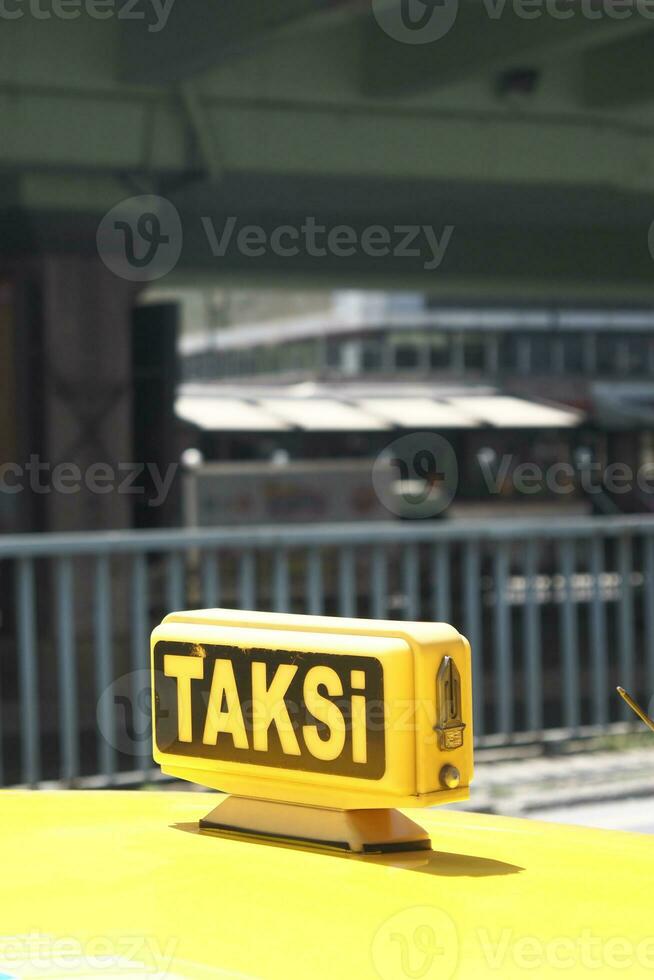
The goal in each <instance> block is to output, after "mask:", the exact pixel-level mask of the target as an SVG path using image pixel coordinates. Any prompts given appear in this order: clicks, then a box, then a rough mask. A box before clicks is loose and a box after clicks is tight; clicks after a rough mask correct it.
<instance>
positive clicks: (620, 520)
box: [0, 516, 654, 559]
mask: <svg viewBox="0 0 654 980" xmlns="http://www.w3.org/2000/svg"><path fill="white" fill-rule="evenodd" d="M624 534H643V535H654V517H632V516H626V517H589V518H578V517H571V518H559V519H556V520H555V519H549V518H548V519H547V520H540V519H539V520H535V519H529V520H526V519H521V520H517V521H514V520H497V519H494V520H492V521H489V520H485V519H484V520H482V519H474V520H473V519H471V520H466V521H439V522H434V523H427V522H423V521H421V522H419V523H418V522H416V523H415V524H412V523H410V522H408V521H402V522H395V521H384V522H372V521H371V522H370V523H366V524H356V523H352V524H321V525H316V524H297V525H253V526H249V527H240V528H205V529H202V528H192V529H188V530H186V529H181V530H178V529H175V530H166V531H131V530H127V531H104V532H83V531H81V532H75V533H73V534H15V535H2V536H0V559H3V558H18V557H49V556H55V557H63V556H66V555H97V554H99V553H104V552H107V553H112V554H119V553H134V552H138V551H143V552H146V553H147V552H163V551H169V552H170V551H177V550H185V549H187V548H196V549H199V550H201V551H205V550H211V549H214V548H240V547H249V548H276V547H279V546H282V545H283V546H285V547H287V548H288V547H293V546H298V547H301V546H303V545H321V544H324V545H331V546H333V545H335V544H372V543H375V544H380V543H384V544H393V543H397V544H403V543H405V542H419V541H473V540H477V541H479V542H483V541H498V540H510V539H514V540H524V539H525V538H527V537H529V536H530V535H533V536H534V537H537V538H539V539H541V540H555V539H561V538H573V537H574V538H588V539H592V538H595V537H598V536H599V537H617V536H619V535H624Z"/></svg>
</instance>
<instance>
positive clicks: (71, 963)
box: [0, 791, 654, 980]
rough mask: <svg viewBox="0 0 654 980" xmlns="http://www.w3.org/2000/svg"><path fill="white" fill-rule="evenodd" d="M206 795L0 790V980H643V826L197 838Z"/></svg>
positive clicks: (433, 827) (514, 825)
mask: <svg viewBox="0 0 654 980" xmlns="http://www.w3.org/2000/svg"><path fill="white" fill-rule="evenodd" d="M216 796H217V794H205V793H202V794H194V793H179V792H165V791H155V792H98V793H95V792H57V793H43V792H41V793H30V792H25V791H6V792H3V793H1V794H0V869H1V870H0V874H1V880H2V887H1V890H0V895H1V897H0V978H3V980H4V978H5V977H11V978H14V977H20V978H27V977H37V976H38V977H44V976H45V977H52V978H55V977H87V976H88V977H91V976H93V977H104V978H105V980H110V978H114V977H120V978H122V980H129V978H131V977H145V976H157V975H158V976H162V977H164V976H165V977H168V978H172V980H174V978H178V977H184V978H201V977H209V976H217V977H227V978H230V977H235V978H247V977H262V978H273V977H274V978H277V977H279V978H284V980H286V978H295V977H297V978H302V980H304V978H322V977H325V978H326V977H330V978H347V980H349V978H355V980H363V978H366V977H371V978H379V977H381V978H382V980H388V978H393V980H397V978H399V980H404V978H432V977H433V978H438V980H449V978H471V980H479V978H480V977H487V976H488V977H495V978H501V980H507V978H511V977H518V976H520V977H524V976H530V977H548V978H551V977H552V976H556V975H558V973H559V970H561V971H563V973H564V975H565V973H566V971H567V975H568V976H570V977H575V978H577V977H579V976H585V975H588V976H589V977H603V976H615V975H616V973H617V974H618V975H619V973H620V971H622V973H623V975H625V976H627V975H628V976H629V978H630V980H631V978H635V977H640V976H642V977H645V976H647V977H651V976H652V970H653V969H654V900H653V890H652V888H653V882H654V848H653V847H652V841H651V838H648V837H645V836H641V835H637V834H627V833H615V832H605V831H597V830H588V829H582V828H576V827H563V826H556V825H553V824H543V823H537V822H535V821H534V822H532V821H526V820H515V819H507V818H498V817H493V816H487V815H477V814H472V813H460V812H451V811H443V810H431V811H425V810H421V811H411V814H410V815H411V817H412V819H414V820H416V821H417V822H418V823H421V824H422V825H423V826H425V827H426V828H427V829H428V830H429V832H430V833H431V836H432V844H433V848H434V850H433V852H432V853H419V852H416V853H415V854H404V855H384V856H369V857H354V856H344V855H339V854H331V853H326V852H317V851H311V850H303V849H300V848H294V847H289V846H284V845H276V844H273V843H253V842H247V841H241V840H234V839H231V840H230V839H226V838H221V837H217V836H212V835H205V834H200V833H198V831H197V821H198V819H199V818H200V817H202V816H203V815H204V814H206V812H207V811H208V810H209V809H211V807H212V805H213V804H215V803H216V802H217V799H216Z"/></svg>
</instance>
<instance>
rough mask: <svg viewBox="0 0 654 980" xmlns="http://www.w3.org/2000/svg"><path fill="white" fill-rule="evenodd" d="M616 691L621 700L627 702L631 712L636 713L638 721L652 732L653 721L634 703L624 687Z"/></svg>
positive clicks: (653, 727)
mask: <svg viewBox="0 0 654 980" xmlns="http://www.w3.org/2000/svg"><path fill="white" fill-rule="evenodd" d="M617 691H618V694H619V695H620V697H621V698H622V700H623V701H626V702H627V704H628V705H629V707H630V708H631V710H632V711H635V712H636V714H637V715H638V717H639V718H640V720H641V721H644V722H645V724H646V725H647V727H648V728H649V729H650V730H651V731H653V732H654V721H652V719H651V718H650V716H649V715H648V714H647V713H646V712H645V711H643V709H642V708H641V706H640V705H639V704H637V702H636V701H634V699H633V698H632V697H631V695H630V694H627V692H626V691H625V689H624V687H618V688H617Z"/></svg>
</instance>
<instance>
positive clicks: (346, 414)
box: [175, 385, 583, 432]
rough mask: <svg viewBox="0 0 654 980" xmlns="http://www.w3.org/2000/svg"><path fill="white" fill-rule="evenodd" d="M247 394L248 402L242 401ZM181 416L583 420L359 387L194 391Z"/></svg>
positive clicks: (245, 423) (427, 422)
mask: <svg viewBox="0 0 654 980" xmlns="http://www.w3.org/2000/svg"><path fill="white" fill-rule="evenodd" d="M316 389H317V390H316ZM241 390H242V391H243V397H239V396H240V393H241ZM175 409H176V413H177V415H178V417H179V418H181V419H184V420H185V421H187V422H190V423H192V424H193V425H197V426H198V427H199V428H201V429H204V430H206V431H214V432H283V431H288V430H290V429H300V430H303V431H305V432H382V431H386V430H389V429H393V428H399V429H409V430H414V431H415V430H417V429H430V430H432V431H437V432H438V431H447V430H448V429H481V428H485V427H487V426H492V427H494V428H500V429H515V428H523V429H558V428H571V427H574V426H576V425H579V424H580V422H581V421H582V419H583V414H582V413H580V412H576V411H574V410H573V409H568V408H564V407H562V406H555V405H546V404H539V403H538V402H531V401H528V400H526V399H524V398H513V397H511V396H508V395H499V394H497V395H495V394H490V393H488V392H484V393H483V394H482V393H480V394H474V393H472V392H471V393H470V394H469V395H463V394H451V395H446V394H439V395H438V396H437V397H434V398H430V397H429V396H428V395H427V394H426V393H423V392H421V393H419V394H417V393H416V394H413V395H412V394H409V393H408V392H407V393H406V394H400V393H398V392H397V391H389V392H388V394H387V395H386V394H385V393H383V392H382V391H381V390H379V389H377V390H375V391H374V393H373V392H371V393H370V397H368V394H367V392H365V390H362V387H361V386H359V387H358V388H357V389H356V391H355V390H352V391H350V392H347V394H346V393H345V392H344V391H338V390H336V388H335V387H333V388H327V387H325V388H324V389H320V388H318V386H315V385H311V386H309V387H305V388H303V389H302V390H300V389H296V390H295V393H294V394H292V395H291V394H289V393H288V389H280V393H279V394H277V392H276V391H275V390H274V389H273V388H272V387H271V386H268V387H266V388H262V389H260V390H257V389H256V388H255V387H254V386H250V385H248V386H245V385H244V386H243V388H242V389H239V388H238V387H236V386H233V385H232V386H230V387H229V389H228V390H224V389H223V390H221V389H220V388H219V387H218V386H215V387H211V386H209V385H202V386H200V385H198V386H193V385H188V386H185V387H184V388H182V389H181V391H180V394H179V396H178V398H177V401H176V404H175Z"/></svg>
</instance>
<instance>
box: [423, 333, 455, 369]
mask: <svg viewBox="0 0 654 980" xmlns="http://www.w3.org/2000/svg"><path fill="white" fill-rule="evenodd" d="M451 360H452V343H451V338H450V336H449V334H446V333H434V334H432V335H431V337H430V338H429V366H430V367H431V368H432V369H433V370H434V371H442V370H447V369H448V368H449V367H450V364H451Z"/></svg>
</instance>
